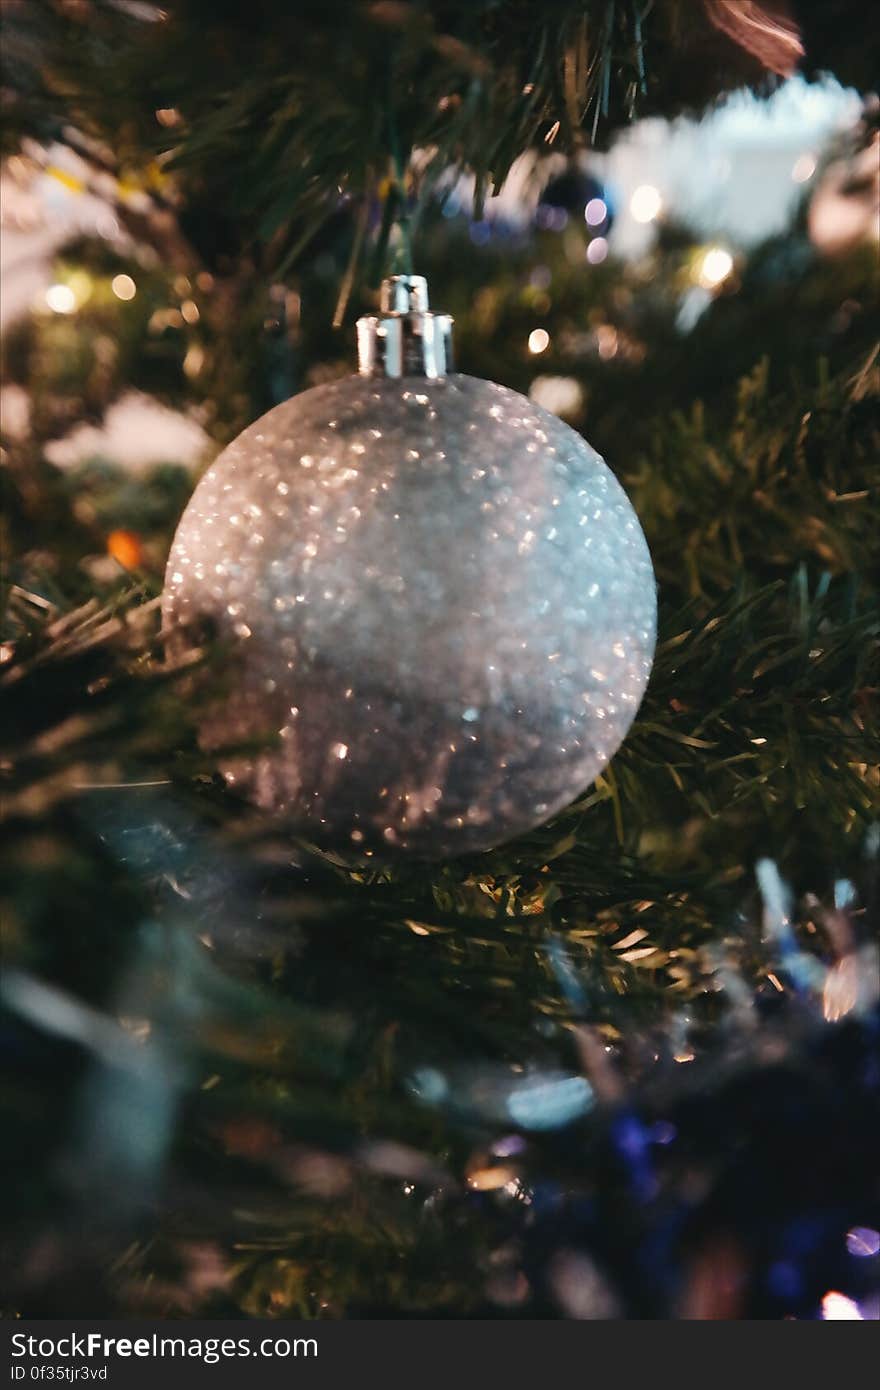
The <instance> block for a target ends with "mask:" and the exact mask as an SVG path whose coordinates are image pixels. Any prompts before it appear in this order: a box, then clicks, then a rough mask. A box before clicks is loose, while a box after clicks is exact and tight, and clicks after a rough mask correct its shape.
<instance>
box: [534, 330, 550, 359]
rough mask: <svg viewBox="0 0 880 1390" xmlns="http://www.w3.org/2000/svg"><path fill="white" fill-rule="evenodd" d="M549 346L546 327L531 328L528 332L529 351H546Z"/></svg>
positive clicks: (548, 335)
mask: <svg viewBox="0 0 880 1390" xmlns="http://www.w3.org/2000/svg"><path fill="white" fill-rule="evenodd" d="M549 346H550V334H549V333H548V332H547V330H546V328H533V329H532V331H531V333H530V334H529V352H532V353H535V354H537V353H539V352H546V351H547V349H548V347H549Z"/></svg>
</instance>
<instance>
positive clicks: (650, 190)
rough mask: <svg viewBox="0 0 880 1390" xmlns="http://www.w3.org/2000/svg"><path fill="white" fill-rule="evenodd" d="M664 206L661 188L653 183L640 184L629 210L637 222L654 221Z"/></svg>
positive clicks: (631, 199) (631, 200)
mask: <svg viewBox="0 0 880 1390" xmlns="http://www.w3.org/2000/svg"><path fill="white" fill-rule="evenodd" d="M662 207H663V199H662V198H661V197H660V190H659V188H655V187H654V185H653V184H652V183H643V184H640V185H639V187H638V188H637V189H636V191H635V192H634V193H633V195H632V197H631V198H630V202H629V210H630V212H631V213H632V215H633V217H634V218H635V220H636V221H637V222H653V221H654V219H655V218H656V217H659V216H660V212H661V209H662Z"/></svg>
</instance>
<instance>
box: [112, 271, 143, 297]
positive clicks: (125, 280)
mask: <svg viewBox="0 0 880 1390" xmlns="http://www.w3.org/2000/svg"><path fill="white" fill-rule="evenodd" d="M110 288H111V290H112V291H113V293H114V294H115V295H116V298H117V299H134V297H135V295H136V294H137V285H136V284H135V283H134V280H132V278H131V276H130V275H114V276H113V279H112V280H111V281H110Z"/></svg>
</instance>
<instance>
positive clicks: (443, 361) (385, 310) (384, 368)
mask: <svg viewBox="0 0 880 1390" xmlns="http://www.w3.org/2000/svg"><path fill="white" fill-rule="evenodd" d="M357 342H358V371H359V372H360V374H361V376H385V377H403V376H423V377H429V378H431V380H433V381H437V380H439V379H440V378H441V377H445V376H446V375H447V373H448V372H450V371H451V370H452V319H451V317H450V316H449V314H434V313H432V312H431V311H430V309H429V308H428V282H427V280H426V279H425V278H424V276H423V275H391V276H389V277H388V279H387V280H383V281H382V289H381V291H380V295H379V313H378V314H368V315H365V316H364V317H363V318H360V319H358V321H357Z"/></svg>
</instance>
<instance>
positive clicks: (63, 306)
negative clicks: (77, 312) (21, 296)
mask: <svg viewBox="0 0 880 1390" xmlns="http://www.w3.org/2000/svg"><path fill="white" fill-rule="evenodd" d="M46 303H47V304H48V306H49V308H50V309H51V310H52V312H53V314H72V313H73V311H74V309H75V308H76V295H75V294H74V292H73V290H72V289H71V288H70V286H69V285H50V286H49V288H48V289H47V291H46Z"/></svg>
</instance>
